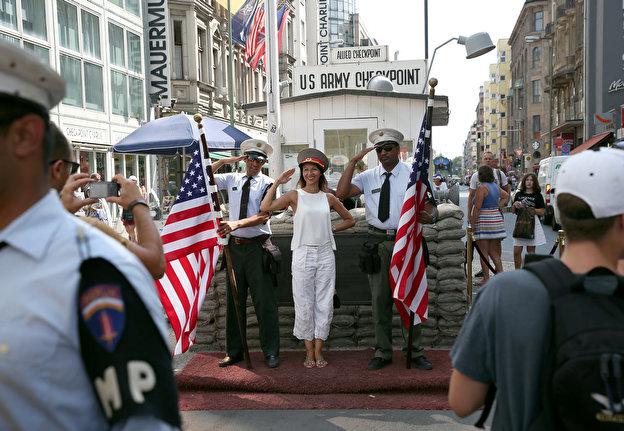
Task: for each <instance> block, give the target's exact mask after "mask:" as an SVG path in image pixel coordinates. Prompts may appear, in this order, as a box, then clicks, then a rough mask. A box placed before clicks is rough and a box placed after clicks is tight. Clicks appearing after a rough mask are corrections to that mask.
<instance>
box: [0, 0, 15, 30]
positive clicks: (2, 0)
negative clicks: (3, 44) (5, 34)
mask: <svg viewBox="0 0 624 431" xmlns="http://www.w3.org/2000/svg"><path fill="white" fill-rule="evenodd" d="M15 2H16V0H0V24H2V25H4V26H6V27H9V28H12V29H17V15H16V13H15V9H16V7H15Z"/></svg>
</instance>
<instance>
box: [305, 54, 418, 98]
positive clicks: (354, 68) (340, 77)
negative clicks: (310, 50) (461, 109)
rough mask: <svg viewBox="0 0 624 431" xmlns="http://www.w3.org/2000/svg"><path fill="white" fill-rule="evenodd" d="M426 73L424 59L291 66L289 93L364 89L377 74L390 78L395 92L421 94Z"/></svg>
mask: <svg viewBox="0 0 624 431" xmlns="http://www.w3.org/2000/svg"><path fill="white" fill-rule="evenodd" d="M426 73H427V62H426V61H425V60H411V61H386V62H378V63H370V64H366V65H361V64H341V65H328V66H302V67H295V68H294V69H293V95H294V96H301V95H304V94H312V93H323V92H327V91H334V90H345V89H357V90H366V86H367V85H368V81H370V80H371V78H373V77H374V76H377V75H384V76H386V77H387V78H388V79H390V80H391V81H392V83H393V84H394V90H395V91H396V92H399V93H413V94H423V92H424V88H425V86H424V79H425V75H426Z"/></svg>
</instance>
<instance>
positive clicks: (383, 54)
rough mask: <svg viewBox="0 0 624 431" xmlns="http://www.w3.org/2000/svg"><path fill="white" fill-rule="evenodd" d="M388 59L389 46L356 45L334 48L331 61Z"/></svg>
mask: <svg viewBox="0 0 624 431" xmlns="http://www.w3.org/2000/svg"><path fill="white" fill-rule="evenodd" d="M386 60H388V46H386V45H383V46H381V45H380V46H355V47H349V48H332V50H331V62H332V63H333V64H340V63H370V62H373V61H386Z"/></svg>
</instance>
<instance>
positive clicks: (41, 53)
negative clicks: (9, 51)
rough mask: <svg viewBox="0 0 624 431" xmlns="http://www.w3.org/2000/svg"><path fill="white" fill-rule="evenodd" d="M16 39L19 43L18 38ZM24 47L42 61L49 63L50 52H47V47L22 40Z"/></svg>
mask: <svg viewBox="0 0 624 431" xmlns="http://www.w3.org/2000/svg"><path fill="white" fill-rule="evenodd" d="M16 40H17V44H19V39H16ZM24 49H28V50H30V51H32V53H33V54H35V55H36V56H37V57H38V58H39V59H40V60H41V61H42V62H43V63H45V64H47V65H49V64H50V53H49V52H48V48H44V47H42V46H39V45H35V44H34V43H30V42H26V41H24Z"/></svg>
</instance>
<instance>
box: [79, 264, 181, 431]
mask: <svg viewBox="0 0 624 431" xmlns="http://www.w3.org/2000/svg"><path fill="white" fill-rule="evenodd" d="M80 273H81V279H80V285H79V288H78V304H77V312H78V332H79V337H80V350H81V354H82V360H83V363H84V366H85V369H86V371H87V374H88V377H89V380H90V381H91V384H92V385H93V390H94V392H95V395H96V396H97V398H98V399H99V401H100V406H101V408H102V412H103V414H104V416H105V417H106V419H107V421H108V423H109V424H110V425H113V424H115V423H118V422H121V421H124V420H126V419H129V418H131V417H133V416H148V417H154V418H157V419H160V420H162V421H163V422H166V423H168V424H170V425H172V426H174V427H179V426H180V416H179V413H178V395H177V389H176V385H175V379H174V376H173V371H172V368H171V355H170V353H169V350H168V348H167V346H166V344H165V341H164V340H163V337H162V335H161V334H160V332H159V331H158V328H157V327H156V325H155V323H154V321H153V320H152V317H151V316H150V313H149V311H148V310H147V308H146V307H145V304H143V301H142V300H141V298H140V297H139V295H138V294H137V293H136V291H135V289H134V288H133V286H132V285H131V284H130V282H129V281H128V280H127V279H126V278H125V277H124V275H123V274H122V273H121V272H120V271H119V270H118V269H117V268H116V267H115V266H114V265H112V264H111V263H110V262H108V261H107V260H105V259H102V258H91V259H87V260H85V261H83V262H82V265H81V266H80Z"/></svg>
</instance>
